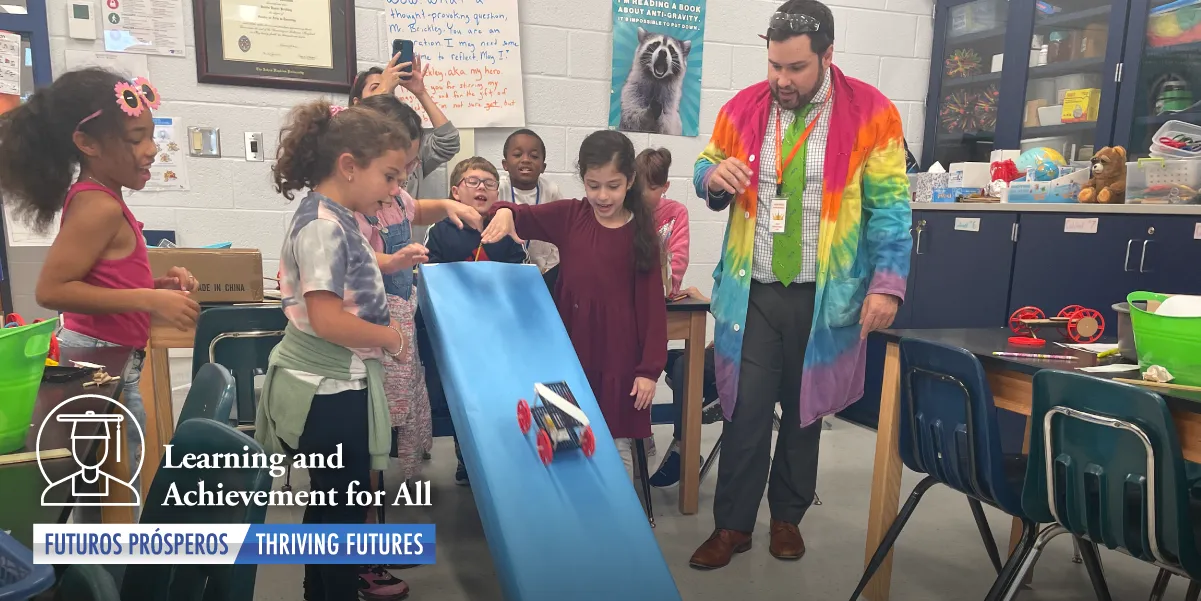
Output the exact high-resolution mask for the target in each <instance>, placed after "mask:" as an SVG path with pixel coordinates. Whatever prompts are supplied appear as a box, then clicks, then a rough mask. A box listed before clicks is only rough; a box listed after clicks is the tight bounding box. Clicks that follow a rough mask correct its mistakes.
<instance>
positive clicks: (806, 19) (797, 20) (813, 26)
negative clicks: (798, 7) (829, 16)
mask: <svg viewBox="0 0 1201 601" xmlns="http://www.w3.org/2000/svg"><path fill="white" fill-rule="evenodd" d="M767 28H768V29H769V30H771V29H783V30H787V31H791V32H792V33H813V32H815V31H818V30H819V29H821V23H818V21H817V19H814V18H813V17H810V16H809V15H794V14H790V13H775V14H773V15H772V16H771V21H769V22H768V24H767Z"/></svg>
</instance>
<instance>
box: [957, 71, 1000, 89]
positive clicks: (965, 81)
mask: <svg viewBox="0 0 1201 601" xmlns="http://www.w3.org/2000/svg"><path fill="white" fill-rule="evenodd" d="M1000 80H1001V72H1000V71H998V72H996V73H983V74H981V75H973V76H971V77H954V78H951V79H944V80H942V87H943V88H962V87H965V86H974V85H979V84H986V83H991V82H994V81H1000Z"/></svg>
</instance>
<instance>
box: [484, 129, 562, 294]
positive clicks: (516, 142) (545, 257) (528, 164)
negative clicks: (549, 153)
mask: <svg viewBox="0 0 1201 601" xmlns="http://www.w3.org/2000/svg"><path fill="white" fill-rule="evenodd" d="M500 166H501V169H503V171H501V174H500V194H499V199H498V200H502V201H507V202H516V203H521V204H527V205H537V204H542V203H547V202H554V201H556V200H560V199H562V198H563V193H562V192H560V191H559V186H558V185H556V184H555V183H554V182H552V181H550V180H549V179H547V178H546V177H545V176H544V175H542V172H544V171H546V144H545V143H543V142H542V138H541V137H539V136H538V134H536V133H534V132H533V131H532V130H529V129H519V130H517V131H515V132H513V133H512V134H509V137H508V138H507V139H506V140H505V147H504V158H503V159H502V160H501V162H500ZM526 245H527V247H526V252H528V253H529V255H530V260H531V261H532V262H533V263H534V264H535V265H537V266H538V269H540V270H541V271H542V274H543V277H545V278H546V281H547V286H548V287H550V288H551V290H552V291H553V290H554V281H555V278H556V276H557V275H558V269H556V268H557V267H558V266H559V249H558V248H556V247H555V245H553V244H550V243H548V242H542V241H540V240H530V241H528V242H526Z"/></svg>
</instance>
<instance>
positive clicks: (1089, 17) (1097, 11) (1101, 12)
mask: <svg viewBox="0 0 1201 601" xmlns="http://www.w3.org/2000/svg"><path fill="white" fill-rule="evenodd" d="M1109 13H1110V6H1109V5H1108V4H1106V5H1105V6H1097V7H1094V8H1087V9H1084V10H1075V11H1072V12H1068V13H1059V14H1056V15H1050V16H1048V17H1046V18H1043V19H1039V18H1038V17H1035V19H1034V26H1035V27H1039V28H1041V27H1056V26H1063V25H1070V24H1072V23H1087V22H1090V21H1093V20H1095V19H1096V18H1097V17H1103V16H1106V15H1108V14H1109Z"/></svg>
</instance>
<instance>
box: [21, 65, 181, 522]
mask: <svg viewBox="0 0 1201 601" xmlns="http://www.w3.org/2000/svg"><path fill="white" fill-rule="evenodd" d="M158 105H159V96H158V91H157V90H156V89H155V88H154V86H153V85H151V83H150V82H149V81H147V80H146V79H144V78H138V79H136V80H133V81H127V80H126V79H125V78H123V77H122V76H120V75H117V74H115V73H112V72H110V71H106V70H104V69H97V68H91V69H83V70H79V71H72V72H70V73H66V74H64V75H62V76H61V77H59V78H58V79H57V80H55V81H54V83H53V84H51V85H50V86H49V87H46V88H42V89H41V90H38V91H37V92H35V93H34V94H33V96H31V97H30V99H29V101H28V102H26V103H25V104H23V105H21V106H19V107H17V108H15V109H13V110H11V111H9V112H7V113H5V114H4V115H3V116H2V117H0V193H2V194H3V197H4V202H5V203H6V204H8V205H10V206H13V207H14V208H15V209H16V212H17V214H18V215H19V216H21V217H23V218H24V219H25V220H26V221H28V222H30V223H31V225H33V227H34V228H35V229H40V230H43V231H44V230H45V229H46V228H47V226H49V225H50V224H51V223H53V221H54V220H55V218H56V215H57V214H58V213H60V212H61V213H62V216H61V218H59V219H60V231H59V234H58V236H57V237H56V238H55V239H54V243H53V244H52V245H51V246H50V251H49V252H48V253H47V255H46V261H45V264H44V265H43V266H42V272H41V275H40V277H39V278H38V284H37V290H36V291H35V294H36V298H37V302H38V304H39V305H41V306H42V307H45V308H47V309H52V310H55V311H59V312H61V313H62V330H60V332H59V340H60V343H61V344H62V346H64V347H73V346H76V347H77V346H129V347H133V348H135V349H138V352H137V354H136V357H135V359H134V360H133V361H131V362H130V364H129V365H126V366H123V367H124V369H122V380H123V381H124V384H125V385H124V394H123V398H122V402H123V403H124V404H125V406H126V408H128V409H129V410H130V412H131V413H132V414H133V415H134V417H136V418H137V419H138V421H139V422H141V423H142V424H143V430H144V428H145V412H144V410H143V408H142V402H141V397H140V395H139V394H138V381H139V380H140V373H141V367H142V360H143V358H144V352H143V350H142V349H144V348H145V346H146V343H147V340H148V339H149V336H150V322H151V319H152V318H155V319H158V320H161V321H163V322H165V323H168V324H171V325H173V326H175V327H178V328H179V329H181V330H187V329H189V328H192V327H194V326H195V324H196V318H197V316H198V315H199V311H200V307H199V305H197V304H196V302H195V301H193V300H192V299H191V298H189V295H190V294H191V293H192V292H193V291H195V289H196V280H195V278H193V277H192V274H190V273H188V271H187V270H186V269H183V268H179V267H174V268H172V269H170V270H169V271H168V272H167V273H166V274H161V275H162V276H163V277H160V278H157V279H156V278H155V277H154V275H153V274H152V273H151V271H150V263H149V261H148V260H147V256H146V241H145V239H144V238H143V237H142V224H141V223H139V222H138V221H137V220H136V219H135V218H134V216H133V213H132V212H130V210H129V207H128V206H126V204H125V201H124V199H123V197H122V189H124V188H129V189H131V190H141V189H142V188H143V187H145V185H146V182H147V181H149V180H150V165H151V164H153V163H154V158H155V155H156V154H157V148H156V146H155V142H154V139H153V134H154V122H153V120H152V119H151V115H150V113H151V110H152V109H156V108H158ZM77 168H78V176H77V177H76V180H75V182H74V183H72V177H73V175H74V174H75V172H76V169H77ZM26 292H28V291H26ZM107 367H108V369H109V371H110V372H111V371H114V370H115V369H119V368H121V367H122V366H107ZM135 430H136V428H127V429H126V432H127V433H128V435H129V439H130V449H131V453H130V456H131V457H133V458H137V457H140V452H141V449H140V442H141V441H140V440H139V439H138V438H139V437H138V436H137V435H136V434H135V433H134V432H135ZM135 460H136V459H135ZM134 465H137V463H134ZM132 484H135V486H134V488H135V489H136V488H137V486H136V483H132ZM79 513H80V512H78V511H77V512H76V514H77V515H76V518H77V521H80V518H82V520H83V521H85V522H89V521H93V519H94V518H98V514H97V515H95V516H91V515H86V514H85V515H82V516H81V515H79Z"/></svg>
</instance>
